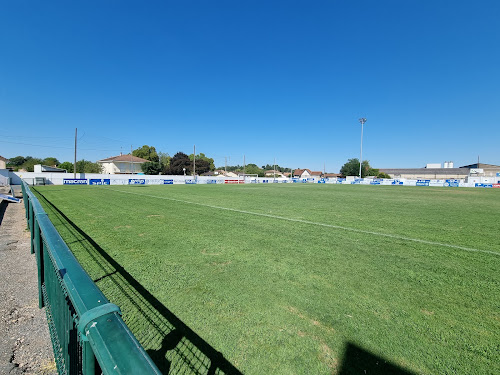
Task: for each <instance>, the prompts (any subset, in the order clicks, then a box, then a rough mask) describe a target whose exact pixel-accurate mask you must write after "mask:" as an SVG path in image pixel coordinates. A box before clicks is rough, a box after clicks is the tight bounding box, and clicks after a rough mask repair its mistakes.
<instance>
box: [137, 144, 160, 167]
mask: <svg viewBox="0 0 500 375" xmlns="http://www.w3.org/2000/svg"><path fill="white" fill-rule="evenodd" d="M132 155H134V156H137V157H138V158H143V159H146V160H149V161H154V162H157V163H158V162H159V161H160V158H159V157H158V153H157V152H156V149H155V148H154V147H153V146H148V145H144V146H142V147H139V148H136V149H135V150H134V151H132Z"/></svg>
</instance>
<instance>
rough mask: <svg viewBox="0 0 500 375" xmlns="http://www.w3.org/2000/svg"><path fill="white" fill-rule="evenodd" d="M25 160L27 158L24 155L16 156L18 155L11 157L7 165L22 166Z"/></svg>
mask: <svg viewBox="0 0 500 375" xmlns="http://www.w3.org/2000/svg"><path fill="white" fill-rule="evenodd" d="M25 161H26V159H25V158H24V156H16V157H13V158H10V159H9V162H8V163H7V165H8V166H9V167H20V166H21V165H23V164H24V162H25Z"/></svg>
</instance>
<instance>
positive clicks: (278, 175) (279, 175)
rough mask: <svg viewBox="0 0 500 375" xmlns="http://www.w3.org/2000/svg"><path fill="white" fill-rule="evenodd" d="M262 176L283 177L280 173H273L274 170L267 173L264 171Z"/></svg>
mask: <svg viewBox="0 0 500 375" xmlns="http://www.w3.org/2000/svg"><path fill="white" fill-rule="evenodd" d="M264 176H265V177H274V176H276V177H283V173H281V172H280V171H275V170H274V169H271V170H269V171H265V172H264Z"/></svg>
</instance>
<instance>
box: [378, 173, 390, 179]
mask: <svg viewBox="0 0 500 375" xmlns="http://www.w3.org/2000/svg"><path fill="white" fill-rule="evenodd" d="M377 178H392V177H391V176H389V175H388V174H387V173H384V172H380V173H379V174H378V175H377Z"/></svg>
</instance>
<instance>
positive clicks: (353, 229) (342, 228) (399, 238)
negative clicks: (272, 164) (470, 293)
mask: <svg viewBox="0 0 500 375" xmlns="http://www.w3.org/2000/svg"><path fill="white" fill-rule="evenodd" d="M109 190H112V191H116V192H119V193H125V194H132V195H139V196H141V197H148V198H156V199H164V200H169V201H173V202H179V203H185V204H191V205H196V206H202V207H208V208H214V209H219V210H225V211H231V212H237V213H241V214H247V215H254V216H261V217H267V218H271V219H278V220H285V221H290V222H295V223H301V224H307V225H316V226H321V227H325V228H332V229H340V230H345V231H349V232H355V233H362V234H370V235H374V236H380V237H386V238H392V239H396V240H402V241H409V242H417V243H421V244H425V245H432V246H441V247H448V248H452V249H457V250H463V251H469V252H476V253H483V254H490V255H495V256H500V253H498V252H495V251H491V250H483V249H475V248H472V247H465V246H458V245H452V244H447V243H442V242H435V241H428V240H422V239H419V238H411V237H406V236H400V235H397V234H390V233H381V232H375V231H369V230H363V229H357V228H351V227H345V226H341V225H333V224H326V223H319V222H315V221H310V220H303V219H294V218H289V217H284V216H278V215H271V214H265V213H260V212H253V211H246V210H238V209H236V208H229V207H222V206H215V205H211V204H205V203H198V202H191V201H186V200H183V199H176V198H170V197H160V196H156V195H149V194H143V193H135V192H131V191H123V190H117V189H109Z"/></svg>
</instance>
